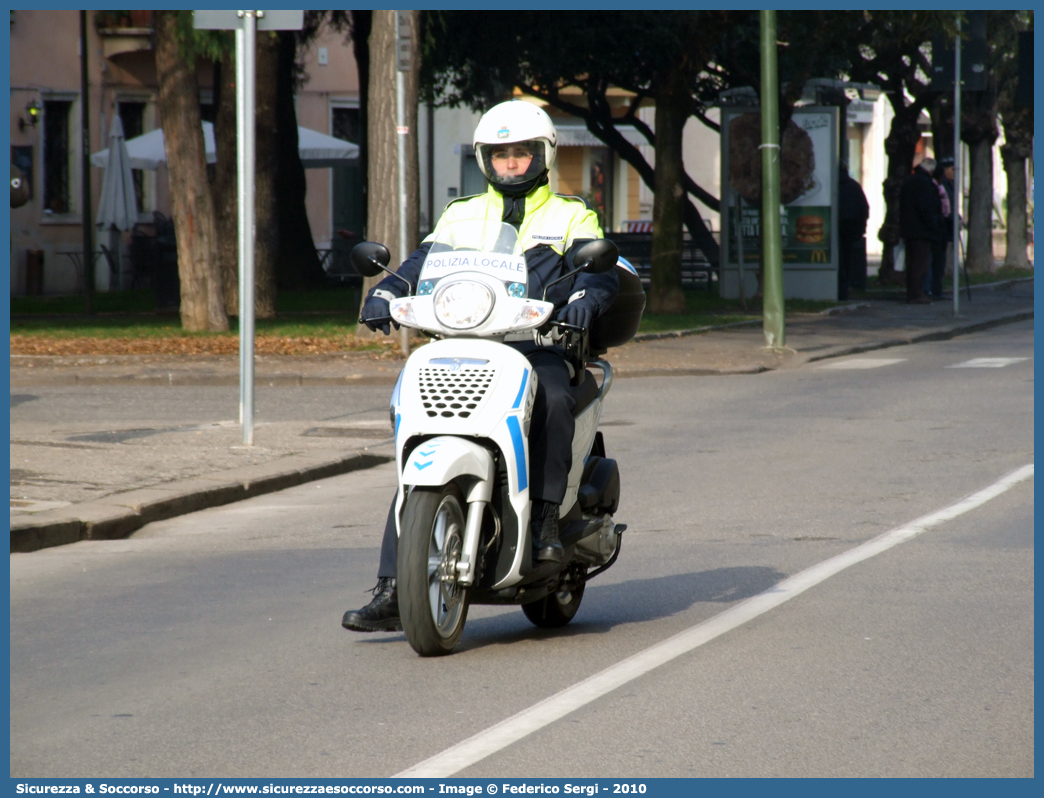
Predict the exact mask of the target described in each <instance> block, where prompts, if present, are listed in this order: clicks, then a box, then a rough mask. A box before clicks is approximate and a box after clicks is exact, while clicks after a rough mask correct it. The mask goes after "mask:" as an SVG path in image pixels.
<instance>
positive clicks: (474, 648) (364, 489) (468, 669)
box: [11, 322, 1033, 777]
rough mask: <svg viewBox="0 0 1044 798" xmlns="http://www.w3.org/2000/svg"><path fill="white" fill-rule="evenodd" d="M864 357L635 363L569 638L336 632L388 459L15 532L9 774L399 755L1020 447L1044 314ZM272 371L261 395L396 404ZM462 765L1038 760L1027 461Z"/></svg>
mask: <svg viewBox="0 0 1044 798" xmlns="http://www.w3.org/2000/svg"><path fill="white" fill-rule="evenodd" d="M976 358H1022V359H1020V360H1015V361H1014V362H1010V363H1008V364H1006V365H1003V366H999V367H990V368H981V367H978V368H953V366H955V365H957V364H961V363H965V362H967V361H969V360H972V359H976ZM850 360H852V361H862V365H864V366H865V365H872V364H873V361H883V360H890V361H897V362H890V363H878V364H876V365H875V367H873V368H838V367H837V366H838V365H841V364H842V363H843V361H827V362H823V363H816V364H812V365H810V366H807V367H804V368H801V369H795V370H791V371H781V372H774V373H768V374H763V375H758V376H733V377H696V378H663V379H644V380H619V381H617V382H616V384H615V385H614V388H613V394H612V396H611V398H610V400H609V403H608V406H607V409H606V413H605V415H604V422H605V423H604V426H603V429H604V432H605V436H606V442H607V447H608V448H609V450H610V455H611V456H615V457H616V458H617V459H618V460H619V461H620V465H621V471H622V476H623V481H624V498H623V501H622V504H621V508H620V511H619V513H618V519H619V520H620V521H623V522H626V523H627V524H628V525H629V530H628V532H627V533H626V536H625V540H624V549H623V552H622V554H621V557H620V560H619V561H618V563H617V564H616V566H614V567H613V568H612V569H610V570H609V571H608V572H607V573H606V574H604V575H603V576H601V577H599V578H598V580H596V581H594V582H592V583H591V585H590V586H589V588H588V590H587V593H586V595H585V597H584V602H583V606H582V607H581V609H580V612H579V614H578V616H577V618H576V619H575V620H574V622H573V623H572V624H571V625H570V626H569V627H567V628H566V629H565V630H563V631H560V632H545V631H541V630H537V629H536V628H534V627H532V626H531V625H530V624H529V623H528V622H527V621H526V619H525V617H524V616H523V615H522V613H521V611H520V610H518V609H514V608H492V607H473V608H472V610H471V614H470V617H469V619H468V624H467V629H466V631H465V634H464V638H463V640H462V642H461V645H460V647H459V648H458V650H457V652H456V653H455V654H454V655H453V656H451V657H447V658H441V659H420V658H418V657H417V656H415V655H414V654H413V652H412V650H411V649H410V648H409V646H408V644H407V643H406V642H405V639H404V637H403V636H402V635H401V634H383V635H360V634H353V633H348V632H345V631H344V630H342V629H341V628H340V626H339V621H340V616H341V614H342V612H343V611H344V610H345V609H346V608H348V607H351V606H359V605H361V604H362V603H365V601H367V600H368V598H369V596H368V595H367V594H366V593H364V592H363V591H364V590H365V589H366V588H368V587H370V586H372V584H373V582H374V574H375V568H376V560H377V550H378V546H379V538H380V530H381V525H382V523H383V519H384V514H385V512H386V508H387V502H388V500H389V499H390V497H391V495H392V493H393V491H394V474H393V468H392V467H391V466H382V467H380V468H377V469H373V470H371V471H366V472H356V473H353V474H349V475H346V476H344V477H339V478H335V479H329V480H324V481H321V482H316V483H312V484H308V485H304V486H300V487H298V488H294V489H292V490H287V491H284V492H282V493H278V494H271V495H268V496H263V497H258V498H256V499H252V500H250V501H246V502H241V503H238V504H235V505H229V506H226V507H222V508H216V509H213V510H208V511H204V512H200V513H196V514H194V515H189V516H185V517H182V518H178V519H173V520H170V521H166V522H163V523H157V524H153V525H150V526H148V527H145V528H144V529H143V530H141V531H140V532H138V533H136V534H135V535H134V536H133V537H132V538H130V539H128V540H121V541H111V542H91V543H79V544H75V545H72V546H65V547H61V548H55V549H47V550H43V551H39V552H34V553H32V554H19V555H13V556H12V557H11V774H12V776H27V777H28V776H91V777H100V776H107V777H118V776H170V777H175V776H176V777H183V776H184V777H187V776H197V777H199V776H273V777H275V776H330V777H334V776H388V775H392V774H396V773H399V772H401V771H403V770H405V769H407V768H410V767H412V766H414V765H416V764H417V763H419V762H422V761H423V760H426V759H428V758H429V757H433V756H437V755H439V754H440V752H443V751H445V750H446V749H447V748H449V747H450V746H453V745H455V744H457V743H459V742H461V741H462V740H465V739H466V738H469V737H471V736H472V735H475V734H478V733H480V732H482V731H483V730H484V729H488V728H489V727H490V726H492V725H494V724H496V723H499V722H501V721H503V720H504V719H506V718H509V717H510V716H512V715H514V714H515V713H518V712H521V711H523V710H526V709H528V708H530V707H532V706H533V705H535V704H537V703H538V702H540V701H542V700H544V699H546V698H547V697H548V696H551V695H553V694H555V693H557V692H558V691H560V690H565V689H566V688H569V687H570V686H571V685H574V684H576V683H577V682H579V681H581V680H583V679H585V678H587V677H589V676H591V675H592V674H596V673H598V672H600V671H602V670H603V669H605V668H608V667H610V666H613V665H614V664H616V663H619V662H621V661H622V660H624V659H626V658H627V657H629V656H631V655H634V654H638V653H640V652H642V651H645V650H646V649H648V648H649V647H650V646H654V645H656V644H658V643H660V642H662V641H664V640H666V639H667V638H670V637H671V636H672V635H675V634H677V633H680V632H684V631H685V630H687V629H690V628H691V627H693V626H694V625H696V624H699V623H701V622H703V621H706V620H707V619H712V618H716V617H717V616H719V615H720V614H721V613H723V612H724V611H726V610H729V608H732V607H735V606H736V605H737V604H738V602H740V601H742V600H743V599H746V598H749V597H752V596H756V595H758V594H761V593H763V592H764V591H766V590H769V589H770V588H772V586H773V585H776V584H777V583H778V582H780V581H781V580H783V579H786V578H787V577H791V576H793V575H795V574H798V573H799V572H802V571H803V570H804V569H807V568H810V567H811V566H815V565H816V564H817V563H821V562H823V561H824V560H827V559H828V558H831V557H833V556H835V555H839V554H842V553H843V552H846V551H848V550H851V549H853V548H854V547H856V546H858V545H860V544H862V543H864V542H865V541H867V540H869V539H871V538H873V537H874V536H876V535H879V534H881V533H884V532H886V531H888V530H891V529H894V528H896V527H900V526H903V525H905V524H908V523H909V522H911V521H913V520H914V519H917V518H920V517H921V516H924V515H925V514H927V513H931V512H933V511H936V510H939V509H941V508H943V507H946V506H949V505H952V504H953V503H954V502H956V501H958V500H959V499H961V498H963V497H965V496H967V495H969V494H971V493H974V492H975V491H978V490H980V489H982V488H985V487H987V486H988V485H991V484H993V483H994V482H996V481H997V480H998V479H1000V478H1001V477H1003V476H1004V475H1006V474H1009V473H1011V472H1012V471H1014V470H1016V469H1018V468H1020V467H1022V466H1025V465H1027V464H1030V463H1032V462H1033V326H1032V322H1027V323H1024V324H1019V325H1011V326H1007V327H1001V328H998V329H995V330H991V331H988V332H984V333H981V334H976V335H971V336H965V337H962V338H958V339H954V340H952V341H947V342H939V343H930V344H920V345H916V346H908V347H899V348H895V349H889V350H883V351H881V352H874V353H868V354H867V355H862V356H859V357H857V358H851V359H850ZM995 365H996V364H995ZM68 390H71V389H68ZM137 390H143V389H137ZM285 390H286V391H287V393H286V394H284V395H283V396H284V399H283V400H281V401H282V405H281V406H283V407H284V409H283V410H281V411H277V410H276V406H277V405H279V404H280V403H279V401H277V400H276V399H274V398H272V397H276V396H278V395H279V394H278V393H275V392H273V393H270V394H269V397H270V399H268V400H265V401H273V402H275V404H274V405H273V406H271V407H269V408H267V409H266V411H265V412H267V413H270V414H273V413H276V412H286V413H288V414H292V413H296V412H300V413H310V414H312V417H314V418H317V419H318V418H325V417H332V416H333V415H335V414H336V413H339V412H341V413H343V412H347V411H346V410H344V409H343V408H345V407H352V408H354V410H353V412H356V411H359V412H363V411H365V412H372V413H378V412H380V411H381V410H383V409H384V408H385V407H386V404H385V402H386V399H385V397H384V396H382V395H380V392H379V391H377V392H375V391H373V390H372V389H357V390H360V391H362V392H361V393H359V394H357V395H356V394H351V393H349V392H344V391H341V392H339V394H340V398H339V400H338V398H337V397H335V396H334V395H333V394H330V395H329V396H327V395H326V394H324V392H323V390H322V389H285ZM345 394H348V395H347V396H346V395H345ZM113 395H114V396H116V395H118V394H117V393H114V394H113ZM170 396H171V394H170V389H163V388H159V389H156V390H155V392H154V393H150V392H146V394H145V395H144V398H145V399H146V400H147V401H150V402H153V403H154V405H153V406H154V407H155V408H157V409H160V404H161V403H162V402H166V401H172V400H171V399H170ZM302 397H310V399H308V400H307V401H305V400H303V399H302ZM72 398H73V400H74V399H75V396H73V397H72ZM193 401H196V402H198V403H199V406H198V407H197V408H192V409H186V410H185V411H184V413H185V417H186V418H188V417H189V416H192V417H194V418H195V417H196V416H199V415H205V414H206V412H210V411H209V410H208V409H207V407H208V405H207V404H206V403H207V401H208V399H207V397H206V395H205V392H204V391H196V398H195V399H194V400H193ZM332 402H336V403H335V404H331V403H332ZM73 404H75V402H74V401H73ZM371 404H372V407H371ZM306 405H307V406H306ZM70 407H72V404H71V405H70ZM214 412H215V413H216V412H218V411H217V410H216V409H215V410H214ZM221 412H222V413H226V414H227V410H221ZM197 420H203V419H202V418H200V419H197ZM459 775H461V776H605V777H610V776H1032V775H1033V480H1032V479H1029V480H1026V481H1023V482H1021V483H1019V484H1017V485H1015V486H1014V487H1012V488H1011V489H1010V490H1008V491H1007V492H1005V493H1003V494H1002V495H1000V496H998V497H997V498H994V499H992V500H991V501H988V502H986V503H985V504H983V505H982V506H980V507H978V508H977V509H974V510H971V511H970V512H967V513H965V514H963V515H961V516H960V517H958V518H955V519H954V520H951V521H947V522H945V523H942V524H940V525H938V526H936V527H934V528H932V529H929V530H927V531H925V532H924V533H923V534H921V535H919V536H917V537H915V538H913V539H912V540H910V541H908V542H905V543H902V544H900V545H898V546H896V547H894V548H891V549H889V550H887V551H885V552H883V553H881V554H879V555H877V556H875V557H873V558H871V559H868V560H866V561H865V562H862V563H860V564H857V565H853V566H852V567H850V568H848V569H846V570H844V571H841V572H840V573H838V574H836V575H834V576H832V577H831V578H829V579H827V580H826V581H824V582H822V583H821V584H818V585H816V586H815V587H812V588H811V589H809V590H807V591H806V592H804V593H802V594H801V595H799V596H797V597H796V598H794V599H792V600H790V601H788V602H787V603H785V604H783V605H782V606H779V607H777V608H775V609H772V610H770V611H768V612H766V613H764V614H762V615H760V616H758V617H756V618H754V619H753V620H750V621H749V622H747V623H745V624H743V625H740V626H738V627H737V628H735V629H733V630H732V631H729V632H727V633H725V634H723V635H721V636H719V637H717V638H715V639H713V640H711V641H710V642H708V643H706V644H705V645H702V646H700V647H698V648H695V649H694V650H692V651H690V652H688V653H685V654H683V655H681V656H679V657H676V658H675V659H673V660H671V661H669V662H667V663H666V664H664V665H662V666H661V667H659V668H656V669H655V670H652V671H651V672H649V673H646V674H645V675H642V676H640V677H638V678H635V679H633V680H631V681H629V682H627V683H626V684H624V685H623V686H621V687H619V688H618V689H616V690H614V691H612V692H610V693H608V694H606V695H604V696H601V697H599V698H596V699H595V700H593V701H591V702H589V703H587V704H585V705H583V706H581V707H580V708H579V709H577V710H576V711H575V712H572V713H571V714H569V715H567V716H565V717H564V718H561V719H560V720H557V721H554V722H552V723H549V724H547V725H545V726H543V727H542V728H540V729H539V730H537V731H536V732H534V733H533V734H531V735H528V736H525V737H521V738H520V739H518V740H517V741H515V742H513V743H512V744H510V745H507V746H506V747H504V748H503V749H502V750H499V751H497V752H495V753H493V754H492V755H491V756H489V757H487V758H485V759H482V760H479V761H477V762H475V763H473V764H470V765H467V766H466V767H465V768H464V769H462V770H460V771H459Z"/></svg>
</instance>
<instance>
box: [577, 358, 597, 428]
mask: <svg viewBox="0 0 1044 798" xmlns="http://www.w3.org/2000/svg"><path fill="white" fill-rule="evenodd" d="M600 390H601V389H600V388H599V387H598V382H597V381H596V380H595V376H594V374H592V373H591V370H590V369H584V379H583V381H582V382H581V383H580V384H579V385H574V386H572V391H573V396H574V398H575V399H576V407H574V408H573V417H574V418H575V417H576V416H579V415H580V414H581V413H583V412H584V410H586V409H587V408H588V406H589V405H590V404H591V402H593V401H594V400H595V399H596V398H598V392H599V391H600Z"/></svg>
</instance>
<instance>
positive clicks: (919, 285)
mask: <svg viewBox="0 0 1044 798" xmlns="http://www.w3.org/2000/svg"><path fill="white" fill-rule="evenodd" d="M934 171H935V159H934V158H925V159H924V160H922V161H921V162H920V163H919V164H918V165H917V166H916V167H915V168H914V170H913V173H912V174H911V175H910V176H909V177H907V178H906V180H905V181H903V185H902V189H901V190H900V194H899V229H900V233H901V235H902V237H903V242H904V243H905V245H906V301H907V302H908V303H909V304H912V305H924V304H928V303H929V302H931V301H932V300H931V299H930V298H929V297H927V296H925V294H924V278H925V276H926V275H927V274H928V270H929V268H931V262H932V245H933V243H935V242H936V241H938V240H940V239H941V237H942V234H943V226H942V203H941V202H940V198H939V191H938V188H939V187H938V186H937V185H936V184H935V181H934V180H932V172H934ZM940 291H941V287H940Z"/></svg>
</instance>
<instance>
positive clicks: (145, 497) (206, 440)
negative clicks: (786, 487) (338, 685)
mask: <svg viewBox="0 0 1044 798" xmlns="http://www.w3.org/2000/svg"><path fill="white" fill-rule="evenodd" d="M896 296H898V293H896ZM972 296H973V299H972V300H971V301H969V300H968V298H967V295H966V294H965V293H964V292H963V291H962V293H961V297H960V316H959V317H957V318H954V316H953V304H952V300H945V301H941V302H936V303H933V304H931V305H907V304H905V303H903V302H899V301H896V300H895V299H875V300H867V301H861V302H855V303H851V304H849V305H846V306H841V307H838V308H834V309H832V311H831V312H830V313H826V314H809V315H791V316H788V317H787V320H786V344H787V347H786V349H784V350H769V349H766V348H765V346H764V335H763V333H762V328H761V321H760V320H757V321H754V322H744V323H742V324H738V325H731V326H726V327H719V328H711V329H706V330H700V331H678V332H673V333H660V334H652V335H643V336H639V339H638V340H635V341H632V342H631V343H629V344H627V345H626V346H623V347H621V348H619V349H615V350H613V351H611V352H610V353H609V356H608V358H607V359H608V360H609V361H610V362H611V363H612V364H613V368H614V371H615V375H616V377H617V378H640V377H651V376H699V375H749V374H758V373H760V372H764V371H768V370H773V369H787V368H795V367H798V366H801V365H804V364H806V363H809V362H813V361H816V360H822V359H825V358H833V357H842V356H845V355H851V354H857V353H859V352H867V351H871V350H874V349H883V348H888V347H895V346H903V345H906V344H911V343H917V342H920V341H928V340H943V339H946V338H951V337H954V336H956V335H963V334H967V333H971V332H975V331H977V330H982V329H988V328H990V327H994V326H998V325H1001V324H1009V323H1012V322H1016V321H1022V320H1025V319H1031V318H1033V281H1032V280H1023V281H1015V282H1010V283H1000V284H997V285H994V286H989V287H987V286H980V287H978V288H975V289H973V292H972ZM401 365H402V363H401V361H388V360H380V359H376V358H372V357H370V356H368V355H367V354H365V353H353V354H347V355H329V356H305V357H291V356H267V357H258V358H257V360H256V365H255V381H256V384H257V385H259V386H262V385H300V386H347V385H387V386H389V389H390V386H391V385H393V384H394V382H395V379H396V377H397V376H398V371H399V369H400V368H401ZM238 381H239V363H238V358H236V357H235V356H229V357H191V356H130V355H128V356H110V357H33V356H18V355H16V356H12V358H11V393H12V406H14V404H15V402H14V397H15V395H17V394H19V393H20V392H22V391H24V389H28V388H32V387H44V386H60V385H91V384H104V385H112V384H114V383H117V384H126V385H197V386H198V385H225V386H234V385H237V384H238ZM186 433H191V434H186ZM128 441H133V442H134V445H133V446H128V445H125V444H126V443H127V442H128ZM21 447H30V448H29V449H26V450H25V451H31V452H32V454H33V455H34V464H36V467H37V468H39V467H40V466H39V463H40V462H41V460H42V462H43V463H44V467H45V469H46V472H47V474H48V481H47V484H45V485H40V484H34V485H33V486H32V491H31V494H32V495H31V496H30V495H28V492H27V489H26V488H25V486H24V485H23V484H21V482H22V480H21V478H20V475H19V470H18V468H16V465H17V464H18V463H19V462H22V461H23V458H20V457H19V454H21V453H22V451H23V449H22V448H21ZM73 451H75V456H73V457H70V456H69V455H70V453H71V452H73ZM41 452H43V453H52V454H50V455H46V454H45V455H41ZM393 458H394V450H393V447H392V439H391V436H390V430H389V428H388V422H387V421H384V420H369V421H356V422H355V423H353V424H340V425H335V426H327V427H316V426H315V425H314V424H305V423H289V422H285V423H265V422H264V419H259V420H258V424H257V427H256V430H255V446H253V447H245V446H242V445H241V433H240V429H239V426H238V425H235V424H228V423H224V424H200V425H196V426H193V427H184V426H181V427H171V428H167V429H160V430H155V429H150V430H116V431H110V432H106V433H94V434H89V435H74V436H69V435H68V434H67V433H56V432H54V431H52V430H49V429H39V428H34V427H31V426H30V425H24V424H19V423H18V422H16V421H12V423H11V463H12V471H11V497H12V498H11V551H12V552H14V551H34V550H36V549H40V548H45V547H48V546H56V545H61V544H64V543H71V542H75V541H78V540H100V539H112V538H119V537H125V536H126V535H128V534H130V533H131V532H133V531H135V530H136V529H139V528H140V527H142V526H144V525H145V524H147V523H150V522H152V521H157V520H161V519H164V518H171V517H174V516H177V515H182V514H185V513H189V512H194V511H196V510H200V509H204V508H206V507H214V506H218V505H221V504H227V503H229V502H233V501H239V500H241V499H245V498H249V497H251V496H256V495H259V494H262V493H267V492H271V491H277V490H282V489H284V488H287V487H291V486H293V485H298V484H301V483H303V482H307V481H310V480H314V479H322V478H325V477H329V476H333V475H336V474H343V473H347V472H349V471H353V470H356V469H359V468H370V467H372V466H375V465H379V464H381V463H385V462H389V461H390V460H392V459H393ZM99 474H105V475H106V480H105V481H104V482H99V476H98V475H99Z"/></svg>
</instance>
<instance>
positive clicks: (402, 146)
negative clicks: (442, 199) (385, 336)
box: [395, 17, 412, 356]
mask: <svg viewBox="0 0 1044 798" xmlns="http://www.w3.org/2000/svg"><path fill="white" fill-rule="evenodd" d="M396 19H398V17H396ZM411 33H412V32H411ZM396 34H397V35H396V44H398V37H399V36H401V33H399V31H398V28H396ZM398 66H399V65H398V49H397V48H396V69H395V115H396V127H395V130H396V133H397V136H396V139H397V141H396V143H397V144H398V155H399V261H400V263H401V262H402V261H404V260H406V258H407V256H408V255H409V252H407V251H406V247H407V246H408V245H407V243H406V204H407V200H406V136H407V135H408V134H409V132H410V129H409V128H408V127H407V126H406V77H405V75H404V74H403V71H402V69H399V68H398ZM399 341H400V345H401V347H402V354H403V355H405V356H408V355H409V354H410V330H409V328H408V327H402V328H401V329H400V330H399Z"/></svg>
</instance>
